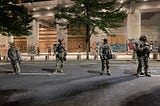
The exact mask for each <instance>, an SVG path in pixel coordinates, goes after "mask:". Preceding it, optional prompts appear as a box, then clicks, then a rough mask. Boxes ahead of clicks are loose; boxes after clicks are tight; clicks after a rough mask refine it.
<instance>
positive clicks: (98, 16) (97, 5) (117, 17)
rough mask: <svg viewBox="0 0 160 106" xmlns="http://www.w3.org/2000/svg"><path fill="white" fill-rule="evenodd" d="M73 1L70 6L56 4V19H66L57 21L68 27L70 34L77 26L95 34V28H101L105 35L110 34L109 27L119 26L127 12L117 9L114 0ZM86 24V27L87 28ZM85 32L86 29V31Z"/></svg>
mask: <svg viewBox="0 0 160 106" xmlns="http://www.w3.org/2000/svg"><path fill="white" fill-rule="evenodd" d="M71 1H73V2H74V4H73V5H71V6H68V7H67V6H65V5H58V6H57V7H56V9H57V10H58V11H57V14H55V17H56V18H57V19H66V20H67V22H61V23H60V22H59V23H56V24H60V25H62V26H64V28H67V27H68V28H70V31H71V34H73V33H72V32H74V34H75V30H76V31H77V32H78V30H77V28H81V27H86V30H88V31H89V33H88V34H89V36H88V35H86V36H88V37H90V36H91V34H97V33H98V32H96V30H95V28H96V27H98V28H99V29H101V30H103V31H104V32H105V33H106V34H107V35H109V34H110V32H109V28H117V27H120V26H121V24H122V23H123V20H124V19H125V18H126V16H127V14H126V12H125V11H119V10H120V8H117V5H116V0H71ZM87 26H88V29H87ZM86 32H87V31H86Z"/></svg>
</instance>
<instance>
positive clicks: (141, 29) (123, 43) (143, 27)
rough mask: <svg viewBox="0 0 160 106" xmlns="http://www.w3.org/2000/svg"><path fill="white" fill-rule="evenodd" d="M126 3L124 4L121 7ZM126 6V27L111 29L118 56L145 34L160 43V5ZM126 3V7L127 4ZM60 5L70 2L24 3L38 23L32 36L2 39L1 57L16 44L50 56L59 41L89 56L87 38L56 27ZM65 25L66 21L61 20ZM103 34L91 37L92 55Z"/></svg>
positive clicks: (138, 0)
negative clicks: (86, 51)
mask: <svg viewBox="0 0 160 106" xmlns="http://www.w3.org/2000/svg"><path fill="white" fill-rule="evenodd" d="M121 2H122V0H121V1H120V3H121ZM123 2H126V4H125V6H124V8H123V9H125V10H127V12H128V16H127V18H126V20H125V21H124V25H123V26H122V27H120V28H117V29H111V31H112V33H114V34H115V35H117V36H115V37H110V36H109V37H108V39H109V43H110V45H111V47H112V49H113V51H114V52H128V51H129V49H131V48H130V46H128V44H129V43H130V42H132V41H133V40H137V39H138V38H139V37H140V35H142V34H144V35H146V36H147V37H148V38H149V41H153V42H154V41H160V21H159V20H160V1H159V0H150V1H148V2H145V1H144V0H124V1H123ZM123 2H122V3H123ZM58 4H66V5H70V4H71V2H70V1H69V0H51V1H42V2H32V3H24V4H23V5H25V6H26V7H27V8H28V10H29V11H30V12H32V14H33V17H34V20H33V22H32V23H31V24H32V35H31V36H28V37H26V36H22V37H9V38H7V37H4V36H1V37H0V41H1V42H0V47H1V48H0V50H1V51H0V52H1V55H4V54H6V53H5V51H6V49H7V46H8V42H10V41H14V42H15V44H16V46H17V47H18V48H19V49H20V51H21V52H23V53H29V52H31V51H33V50H36V48H37V47H39V48H40V51H41V53H46V52H47V50H48V48H49V47H51V48H54V44H56V43H57V39H64V44H65V46H66V48H67V51H68V52H70V53H72V52H78V49H79V47H80V52H85V50H86V44H85V42H86V38H85V35H76V36H72V35H68V34H66V33H67V31H68V30H62V29H61V27H60V26H59V25H56V26H53V25H52V24H51V23H53V22H54V21H56V20H55V18H54V7H56V6H57V5H58ZM61 21H65V20H61ZM97 30H98V32H99V34H98V35H97V36H94V35H93V36H91V40H90V47H91V49H90V50H91V52H94V50H95V48H96V47H97V46H99V45H100V44H101V41H102V39H103V38H104V37H107V35H106V34H105V33H104V32H102V31H101V30H99V29H98V28H97Z"/></svg>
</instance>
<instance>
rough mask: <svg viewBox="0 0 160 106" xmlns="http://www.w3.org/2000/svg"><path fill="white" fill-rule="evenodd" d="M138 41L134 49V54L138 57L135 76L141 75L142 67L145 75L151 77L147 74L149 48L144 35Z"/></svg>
mask: <svg viewBox="0 0 160 106" xmlns="http://www.w3.org/2000/svg"><path fill="white" fill-rule="evenodd" d="M139 40H140V41H139V42H138V44H137V47H136V53H137V57H138V68H137V76H139V75H140V74H142V67H143V66H144V71H145V75H146V76H148V77H151V75H150V74H149V72H148V68H149V65H148V59H149V53H150V46H149V44H148V43H147V38H146V36H145V35H142V36H141V37H140V39H139Z"/></svg>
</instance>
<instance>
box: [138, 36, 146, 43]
mask: <svg viewBox="0 0 160 106" xmlns="http://www.w3.org/2000/svg"><path fill="white" fill-rule="evenodd" d="M139 40H140V41H144V42H146V41H147V37H146V36H145V35H142V36H141V37H140V38H139Z"/></svg>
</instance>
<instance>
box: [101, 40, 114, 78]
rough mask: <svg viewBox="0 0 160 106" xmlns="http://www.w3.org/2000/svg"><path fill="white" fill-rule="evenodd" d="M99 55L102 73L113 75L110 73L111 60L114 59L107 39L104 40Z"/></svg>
mask: <svg viewBox="0 0 160 106" xmlns="http://www.w3.org/2000/svg"><path fill="white" fill-rule="evenodd" d="M99 54H100V58H101V62H102V72H105V73H107V74H108V75H111V74H110V72H109V59H111V58H112V57H111V55H112V53H111V49H110V46H109V45H108V40H107V39H103V45H101V46H100V50H99Z"/></svg>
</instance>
